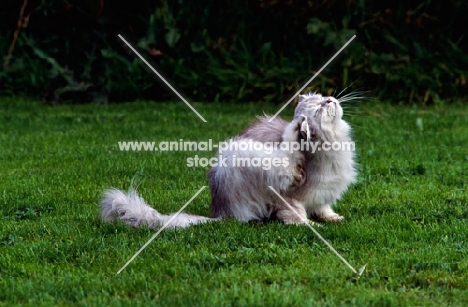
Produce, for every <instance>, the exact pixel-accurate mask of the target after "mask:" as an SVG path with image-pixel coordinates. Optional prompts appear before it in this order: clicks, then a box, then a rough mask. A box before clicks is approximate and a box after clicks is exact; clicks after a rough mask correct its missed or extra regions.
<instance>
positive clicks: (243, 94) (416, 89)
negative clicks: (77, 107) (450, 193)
mask: <svg viewBox="0 0 468 307" xmlns="http://www.w3.org/2000/svg"><path fill="white" fill-rule="evenodd" d="M467 19H468V1H461V0H459V1H457V0H445V1H440V0H439V1H429V0H427V1H403V0H398V1H366V0H356V1H342V0H339V1H338V0H336V1H333V0H321V1H312V0H309V1H307V0H299V1H274V0H270V1H267V0H257V1H218V0H199V1H188V0H179V1H164V0H159V1H149V0H146V1H145V0H132V1H111V0H83V1H59V0H43V1H40V0H29V1H28V0H8V1H3V3H2V9H1V11H0V20H1V24H0V27H1V28H0V50H1V53H2V62H3V63H2V70H1V73H0V95H26V96H30V97H32V98H36V99H37V98H39V99H40V100H42V101H44V102H49V103H67V102H68V103H69V102H74V103H77V102H78V103H83V102H93V101H94V102H104V101H115V102H118V101H130V100H135V99H151V100H156V101H160V100H169V99H175V96H174V94H173V93H171V91H170V90H169V89H167V88H166V86H165V85H163V84H162V82H161V81H159V80H158V78H157V77H156V76H155V75H154V74H153V72H151V71H150V70H149V69H148V68H147V67H146V66H145V64H144V63H143V62H142V61H141V60H140V59H138V58H136V57H135V55H134V54H133V53H132V52H131V51H130V50H129V49H128V48H127V47H126V46H125V45H124V44H123V42H122V41H121V40H120V39H119V38H118V37H117V35H118V34H121V35H123V36H124V37H125V38H126V39H127V40H128V41H129V42H130V43H131V44H132V45H133V46H135V47H136V48H137V49H138V50H139V52H140V53H141V54H142V55H143V56H145V58H147V59H148V60H149V61H150V63H152V65H153V66H154V67H155V68H156V69H157V70H158V71H159V72H160V73H161V74H163V75H164V76H165V77H166V78H167V79H168V80H169V82H171V84H173V85H175V87H176V88H177V89H179V90H180V91H181V92H182V93H184V94H185V95H186V97H187V98H188V99H189V100H191V101H223V102H238V101H275V102H283V101H285V100H287V99H288V98H289V97H291V95H293V93H295V91H297V90H298V89H299V88H300V87H301V86H302V85H303V84H304V83H305V82H306V81H307V80H308V79H310V77H311V76H312V75H313V74H314V73H315V72H316V71H317V70H318V69H320V68H321V67H322V65H323V64H325V62H326V61H328V59H329V58H330V57H331V56H332V55H333V54H334V53H335V52H336V51H337V50H338V49H339V48H341V46H343V44H344V43H345V42H346V41H348V40H349V39H350V38H351V37H352V36H353V35H354V34H356V35H357V38H356V39H355V40H354V41H353V42H352V43H351V44H350V45H349V46H348V47H347V48H346V49H345V50H344V52H343V53H342V54H340V56H339V57H338V58H337V59H335V61H334V62H332V63H331V64H330V65H329V66H328V67H327V68H326V69H325V70H324V71H323V72H322V73H321V75H320V76H319V77H317V78H316V79H315V80H314V82H312V83H311V84H310V86H309V88H308V90H311V91H320V92H322V93H325V94H332V93H333V91H335V89H337V90H338V91H341V89H343V88H345V87H346V86H348V85H350V84H351V83H352V86H351V87H350V89H349V90H357V89H360V90H370V91H372V92H371V93H370V95H371V96H373V97H377V98H379V99H383V100H388V101H392V102H405V103H426V104H430V103H437V102H439V101H459V100H460V99H463V98H465V97H466V96H467V94H468V90H467V85H466V82H467V76H468V55H467V51H468V26H467V25H468V23H467ZM349 90H348V91H349Z"/></svg>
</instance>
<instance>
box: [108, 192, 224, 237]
mask: <svg viewBox="0 0 468 307" xmlns="http://www.w3.org/2000/svg"><path fill="white" fill-rule="evenodd" d="M174 215H176V213H172V214H169V215H162V214H160V213H159V212H158V211H156V210H155V209H153V208H151V207H150V206H149V205H148V204H147V203H146V202H145V200H144V199H143V198H141V197H140V196H138V194H137V192H136V191H135V190H134V189H130V191H129V192H128V193H125V192H123V191H120V190H117V189H108V190H106V191H105V192H104V196H103V198H102V200H101V219H102V220H103V221H106V222H113V221H114V220H120V221H122V222H124V223H125V224H127V225H130V226H132V227H134V228H138V226H140V225H142V224H145V225H147V226H148V227H150V228H157V227H162V226H164V225H165V224H166V223H167V222H169V221H170V220H171V218H172V217H174ZM217 220H218V219H212V218H208V217H204V216H197V215H191V214H186V213H179V214H177V216H176V217H175V218H174V219H173V220H172V221H171V222H170V223H169V224H168V225H167V226H166V227H167V228H175V227H182V228H183V227H188V226H190V225H193V224H199V223H206V222H209V221H217Z"/></svg>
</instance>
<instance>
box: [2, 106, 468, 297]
mask: <svg viewBox="0 0 468 307" xmlns="http://www.w3.org/2000/svg"><path fill="white" fill-rule="evenodd" d="M194 107H195V108H196V109H197V110H198V111H199V112H200V114H202V115H203V116H204V117H205V118H206V119H207V120H208V123H203V122H202V121H201V120H200V119H199V118H198V117H197V116H196V115H195V114H193V113H192V112H191V111H190V109H188V108H187V107H186V106H185V105H184V104H183V103H180V102H174V103H147V102H137V103H125V104H119V105H102V106H101V105H76V106H70V105H68V106H55V107H51V106H44V105H41V104H39V103H37V102H27V101H22V100H21V99H3V100H2V102H1V103H0V161H1V162H0V218H1V222H0V223H1V227H0V306H13V305H26V306H52V305H75V306H105V305H112V306H120V305H122V306H130V305H132V306H151V305H161V306H366V305H369V306H416V305H417V306H450V305H452V306H467V305H468V291H467V289H468V277H467V276H468V240H467V237H468V207H467V203H468V184H467V182H468V175H467V173H468V172H467V171H468V147H467V144H468V106H467V105H466V104H461V103H460V104H459V105H451V106H450V105H447V106H445V105H441V106H433V107H410V106H395V105H389V104H383V103H375V102H374V103H371V102H366V103H354V105H353V107H352V108H349V109H348V110H347V115H346V118H347V120H348V121H349V122H350V123H351V124H352V126H353V129H354V139H355V142H356V149H357V154H358V161H359V168H360V175H359V179H358V182H357V183H356V184H355V185H354V186H352V188H351V189H350V191H349V192H348V193H347V194H346V196H345V197H344V198H343V199H342V200H341V201H340V202H339V204H338V205H337V207H336V211H337V212H338V213H340V214H342V215H344V216H345V218H346V219H345V221H344V222H343V223H341V224H338V225H330V224H325V225H323V227H319V228H317V230H318V231H319V232H320V233H321V234H322V236H323V237H325V238H326V239H327V240H329V242H330V243H331V244H332V245H333V246H334V247H335V248H336V249H337V250H338V251H339V252H340V253H341V254H342V255H343V256H344V257H345V258H346V259H347V260H348V261H349V262H350V263H351V264H352V265H353V266H354V267H356V268H358V267H360V266H362V265H364V264H365V263H368V266H367V269H366V270H365V272H364V274H363V276H361V277H360V278H356V277H355V276H354V274H353V273H352V272H351V270H350V269H349V268H348V267H346V266H345V265H344V264H343V263H342V262H341V261H340V260H339V259H338V258H337V257H336V256H335V255H334V254H333V253H332V252H331V251H330V250H329V249H328V248H327V247H326V246H325V245H324V244H323V243H322V242H321V241H320V240H318V238H317V237H316V236H315V235H314V233H313V232H312V231H311V230H310V229H308V228H307V227H304V226H288V225H283V224H281V223H279V222H272V223H251V224H241V223H239V222H236V221H232V220H229V221H223V222H220V223H213V224H207V225H197V226H193V227H190V228H188V229H183V230H176V231H174V230H172V231H170V230H169V231H163V233H161V235H160V236H159V237H157V238H156V240H154V241H153V242H152V243H151V244H150V245H149V246H148V247H147V248H146V249H145V250H144V251H143V252H142V253H141V254H140V255H139V256H138V257H137V258H136V259H135V260H134V261H133V262H132V263H131V264H130V265H129V266H128V267H127V268H126V269H125V270H124V271H123V272H122V273H121V274H120V275H116V272H117V271H118V270H119V269H120V268H121V267H122V266H123V264H125V262H127V260H129V259H130V257H132V256H133V254H134V253H135V252H136V251H137V250H138V249H139V248H140V247H141V246H143V244H145V243H146V241H147V240H148V239H149V238H150V237H151V236H152V235H153V234H154V232H155V231H154V230H150V229H138V230H134V229H130V228H128V227H126V226H125V225H122V224H115V225H108V224H103V223H101V222H100V221H99V219H98V212H99V209H98V202H99V199H100V197H101V195H102V192H103V190H104V189H106V188H108V187H117V188H121V189H127V188H128V187H129V185H130V183H131V181H132V179H133V178H135V176H137V175H138V176H140V177H141V178H142V181H141V184H140V187H139V192H140V193H141V194H142V195H143V197H144V198H145V199H146V200H147V202H149V203H151V204H153V205H154V206H155V207H156V208H157V209H158V210H159V211H161V212H163V213H167V212H174V211H177V210H178V209H179V208H180V207H181V206H182V205H183V204H184V203H185V202H186V201H188V200H189V199H190V198H191V197H192V196H193V195H194V194H195V192H196V191H197V190H199V189H200V188H201V187H202V186H204V185H207V183H208V182H207V178H206V173H207V171H208V168H188V167H187V166H186V159H187V158H188V157H192V156H194V155H195V154H197V155H199V156H203V157H211V156H212V154H213V153H211V152H189V153H187V152H121V151H119V150H118V146H117V142H119V141H155V142H161V141H178V140H180V139H183V140H188V141H205V140H208V139H210V138H211V139H213V140H214V141H222V140H224V139H226V138H228V137H230V136H233V135H235V134H237V133H238V132H239V131H241V130H242V129H243V128H245V127H246V126H247V125H248V123H249V122H251V121H252V120H253V119H254V118H255V115H260V114H262V113H263V112H264V111H265V112H267V113H275V112H276V111H277V110H278V109H279V106H275V105H260V104H255V105H254V104H240V105H235V106H234V105H226V106H224V105H223V104H197V103H195V104H194ZM291 114H292V107H288V108H287V109H286V110H285V111H284V112H283V113H282V115H283V117H286V118H290V116H291ZM209 202H210V195H209V191H208V189H205V191H203V192H202V193H201V194H200V195H199V196H198V197H197V198H196V199H195V200H194V201H193V203H191V204H190V205H189V206H188V208H187V209H186V212H191V213H196V214H202V215H207V214H208V212H209Z"/></svg>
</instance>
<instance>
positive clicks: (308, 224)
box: [268, 186, 365, 275]
mask: <svg viewBox="0 0 468 307" xmlns="http://www.w3.org/2000/svg"><path fill="white" fill-rule="evenodd" d="M268 187H269V188H270V189H271V190H272V191H273V192H274V193H275V194H276V195H277V196H278V197H279V198H281V200H282V201H283V202H284V203H285V204H286V205H287V206H288V207H289V209H291V210H292V211H293V212H294V213H295V214H296V215H297V216H299V217H300V218H302V217H301V215H300V214H299V213H298V212H297V211H296V210H295V209H294V208H293V206H291V205H290V204H289V203H288V202H287V201H286V199H284V198H283V197H282V196H281V195H280V194H279V193H278V192H276V190H275V189H274V188H273V187H272V186H268ZM303 222H305V224H306V225H307V226H308V227H309V228H310V230H312V231H313V232H314V233H315V235H316V236H317V237H319V239H320V240H322V241H323V243H325V245H327V246H328V248H330V249H331V250H332V251H333V252H334V253H335V254H336V255H337V256H338V258H340V259H341V261H343V262H344V263H345V264H346V265H347V266H348V267H349V268H350V269H351V270H352V271H353V272H354V273H355V274H358V275H361V274H362V272H361V270H362V271H364V268H365V266H364V267H363V268H361V270H359V272H358V271H356V269H355V268H353V267H352V265H351V264H349V262H348V261H346V259H345V258H343V256H341V255H340V254H339V253H338V252H337V251H336V249H334V248H333V246H331V244H330V243H328V241H327V240H325V239H324V238H323V237H322V236H321V235H320V234H319V233H318V231H317V230H315V229H314V227H312V225H310V223H309V220H306V219H303Z"/></svg>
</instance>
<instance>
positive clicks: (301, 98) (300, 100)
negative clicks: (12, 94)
mask: <svg viewBox="0 0 468 307" xmlns="http://www.w3.org/2000/svg"><path fill="white" fill-rule="evenodd" d="M306 99H307V96H306V95H299V99H298V100H297V102H303V101H304V100H306Z"/></svg>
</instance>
